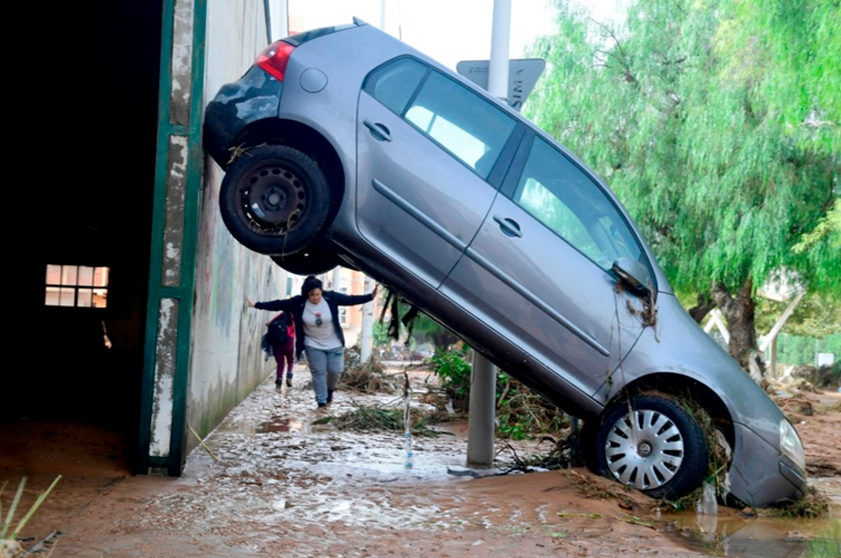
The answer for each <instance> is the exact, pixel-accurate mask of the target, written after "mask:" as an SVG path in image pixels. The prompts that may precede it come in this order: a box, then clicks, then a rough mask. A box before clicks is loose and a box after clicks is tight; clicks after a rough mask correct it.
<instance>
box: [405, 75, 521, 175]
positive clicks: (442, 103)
mask: <svg viewBox="0 0 841 558" xmlns="http://www.w3.org/2000/svg"><path fill="white" fill-rule="evenodd" d="M405 118H406V120H408V121H409V122H411V123H412V124H414V125H415V127H417V128H418V129H419V130H420V131H421V132H423V133H424V134H426V135H427V136H428V137H430V138H432V139H433V140H434V141H435V142H436V143H438V144H439V145H441V146H442V147H443V148H444V149H446V150H447V151H449V152H450V153H451V154H452V155H453V156H454V157H456V158H457V159H459V160H460V161H461V162H463V163H464V164H466V165H467V166H468V167H470V168H471V169H473V170H474V171H475V172H476V174H478V175H479V176H480V177H482V178H483V179H487V178H488V175H489V174H490V172H491V169H493V166H494V164H495V163H496V160H497V159H498V158H499V155H500V153H502V149H503V148H504V147H505V144H506V143H507V142H508V138H509V137H510V136H511V133H512V132H513V131H514V128H515V127H516V125H517V124H516V121H515V120H514V119H513V118H511V117H510V116H508V115H507V114H505V112H503V111H502V110H500V109H498V108H497V107H495V106H493V105H492V104H491V103H489V102H487V101H486V100H485V99H483V98H482V97H480V96H479V95H477V94H475V93H474V92H472V91H470V90H469V89H468V88H466V87H464V86H462V85H461V84H459V83H457V82H455V81H453V80H451V79H449V78H447V77H445V76H443V75H441V74H439V73H438V72H432V73H431V74H430V75H429V78H428V79H427V80H426V82H424V84H423V86H422V87H421V90H420V91H419V92H418V94H417V96H416V97H415V99H414V101H412V104H411V106H410V107H409V109H408V110H407V111H406V116H405Z"/></svg>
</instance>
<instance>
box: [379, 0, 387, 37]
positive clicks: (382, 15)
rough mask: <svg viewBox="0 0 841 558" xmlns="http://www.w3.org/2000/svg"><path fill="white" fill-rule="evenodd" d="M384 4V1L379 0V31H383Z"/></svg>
mask: <svg viewBox="0 0 841 558" xmlns="http://www.w3.org/2000/svg"><path fill="white" fill-rule="evenodd" d="M385 3H386V0H380V30H381V31H385Z"/></svg>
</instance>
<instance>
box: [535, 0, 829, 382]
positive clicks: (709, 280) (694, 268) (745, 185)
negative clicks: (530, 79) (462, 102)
mask: <svg viewBox="0 0 841 558" xmlns="http://www.w3.org/2000/svg"><path fill="white" fill-rule="evenodd" d="M792 3H794V4H798V5H799V9H792V8H791V6H790V4H792ZM557 9H558V17H557V34H556V35H553V36H549V37H544V38H542V39H540V40H539V41H538V42H537V43H536V44H535V46H534V49H533V54H535V55H537V56H540V57H543V58H545V59H546V60H547V62H548V67H547V72H546V74H545V75H544V77H543V79H542V80H541V83H540V84H539V85H538V88H537V91H536V92H535V93H534V94H533V98H532V99H531V100H530V103H529V105H528V106H527V108H528V112H527V114H529V116H531V117H532V118H533V119H534V120H535V121H536V122H537V123H538V125H540V126H541V127H542V128H544V129H545V130H547V131H548V132H549V133H551V134H553V135H554V136H555V137H556V138H557V139H558V140H559V141H561V142H562V143H563V144H565V145H566V146H567V147H569V148H570V149H571V150H572V151H573V152H575V153H576V154H577V155H578V156H579V157H581V158H582V159H583V160H584V161H585V162H586V163H587V164H589V165H590V166H591V167H593V168H594V169H595V170H596V171H597V172H598V173H599V174H600V175H601V176H603V177H604V178H605V179H606V180H607V181H608V183H609V184H610V185H611V187H612V188H613V190H614V191H615V192H616V193H617V195H618V196H619V197H620V199H621V200H622V202H623V203H624V204H625V206H626V207H627V208H628V210H629V212H630V213H631V214H632V216H633V217H634V219H635V221H636V222H637V224H638V225H639V226H640V228H641V229H642V231H643V233H644V234H645V236H646V238H647V239H648V241H649V242H650V243H651V245H652V248H653V250H654V252H655V253H656V255H657V258H658V261H659V263H660V265H661V266H662V267H663V269H664V271H665V272H666V274H667V276H668V277H669V280H670V282H671V283H672V286H673V287H674V288H675V289H676V290H677V291H678V292H679V293H682V294H687V293H695V294H698V295H700V299H701V302H706V301H710V302H711V304H710V305H709V306H710V307H711V306H712V304H715V305H717V306H718V307H719V308H720V309H721V310H722V312H723V313H724V315H725V318H726V319H727V322H728V326H729V329H730V332H731V337H730V353H731V354H732V355H733V356H734V357H735V358H736V359H737V360H738V361H739V362H740V364H742V366H746V365H747V361H748V359H749V357H750V354H751V353H752V351H756V348H757V341H756V327H755V311H756V298H755V295H756V290H757V288H758V287H759V286H761V285H762V284H763V283H765V282H767V281H772V280H774V279H775V278H777V277H779V276H781V275H783V274H786V275H793V276H795V278H796V281H798V282H799V283H800V284H802V285H803V286H804V287H806V288H809V289H810V290H813V291H820V292H828V293H830V294H833V295H834V296H841V258H839V256H838V250H837V249H836V247H833V243H834V242H837V234H836V233H837V231H835V232H833V231H832V227H828V228H829V229H830V230H829V232H828V233H827V234H818V235H817V236H815V233H816V231H817V230H818V229H819V227H820V226H821V225H822V223H826V222H827V216H828V214H829V212H830V210H831V208H832V206H833V203H834V201H835V200H836V199H837V198H838V188H839V164H840V161H839V150H838V147H839V136H838V134H839V130H840V129H841V128H839V123H841V112H839V106H840V105H841V103H839V95H841V88H840V87H835V86H834V85H832V84H833V83H835V84H836V85H837V81H838V75H837V74H836V75H834V76H827V75H826V73H827V72H831V71H833V70H832V68H833V67H834V68H835V69H836V70H837V67H838V61H837V54H835V55H834V56H836V58H835V59H833V55H824V53H823V50H822V49H824V48H829V47H830V46H831V44H836V45H837V43H838V40H839V37H841V23H839V22H841V14H839V10H838V2H837V1H834V2H833V1H830V0H800V1H797V2H790V1H789V0H772V1H770V2H768V1H765V0H711V1H704V0H693V1H689V0H639V1H638V2H637V3H636V4H635V5H634V6H632V7H631V8H630V9H629V12H628V16H627V19H626V21H625V23H624V24H623V25H621V26H618V25H615V24H610V23H604V22H596V21H593V20H592V19H590V18H589V17H588V16H587V14H586V13H585V12H583V11H581V10H580V9H577V8H574V7H571V5H570V4H568V3H566V2H558V3H557ZM757 13H761V14H762V17H761V18H755V17H754V15H755V14H757ZM820 41H830V44H823V43H821V42H820ZM830 51H831V52H834V53H837V52H839V51H841V49H835V50H834V51H832V49H830ZM827 64H829V65H827ZM833 64H834V66H832V65H833ZM801 73H803V74H808V75H806V76H800V74H801ZM798 76H800V77H798ZM833 80H834V81H833ZM794 90H797V95H793V94H792V91H794ZM810 235H811V236H810ZM795 246H798V247H799V250H794V249H793V248H794V247H795Z"/></svg>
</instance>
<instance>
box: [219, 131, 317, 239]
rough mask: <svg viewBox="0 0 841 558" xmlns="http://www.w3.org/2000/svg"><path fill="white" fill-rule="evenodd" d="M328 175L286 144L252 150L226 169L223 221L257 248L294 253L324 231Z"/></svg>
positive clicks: (222, 208)
mask: <svg viewBox="0 0 841 558" xmlns="http://www.w3.org/2000/svg"><path fill="white" fill-rule="evenodd" d="M329 208H330V187H329V185H328V183H327V178H326V177H325V176H324V173H323V172H322V171H321V169H319V168H318V165H317V164H316V163H315V161H314V160H313V159H312V158H311V157H309V156H308V155H307V154H305V153H303V152H301V151H299V150H297V149H295V148H293V147H289V146H286V145H264V146H261V147H255V148H252V149H249V150H248V151H246V152H245V153H243V154H242V155H240V157H239V158H237V160H236V161H234V163H233V164H232V165H231V166H230V167H229V168H228V172H227V173H226V174H225V178H224V180H223V181H222V189H221V192H220V194H219V209H220V211H221V213H222V220H223V221H224V222H225V226H226V227H227V228H228V231H230V233H231V235H233V237H234V238H236V239H237V241H238V242H239V243H240V244H242V245H243V246H245V247H246V248H249V249H251V250H254V251H255V252H259V253H261V254H269V255H285V254H294V253H296V252H299V251H301V250H302V249H304V248H306V247H307V246H309V245H310V244H312V242H313V241H315V239H316V238H318V236H319V235H320V234H322V233H323V232H324V231H323V230H322V229H323V228H324V224H325V222H326V220H327V213H328V211H329Z"/></svg>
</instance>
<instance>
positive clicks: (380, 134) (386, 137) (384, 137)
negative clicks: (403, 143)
mask: <svg viewBox="0 0 841 558" xmlns="http://www.w3.org/2000/svg"><path fill="white" fill-rule="evenodd" d="M362 123H363V124H365V126H366V127H367V128H368V129H369V130H371V135H373V136H374V137H375V138H377V139H378V140H380V141H391V132H389V130H388V128H386V127H385V126H384V125H383V124H380V123H379V122H371V121H370V120H363V121H362Z"/></svg>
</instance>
